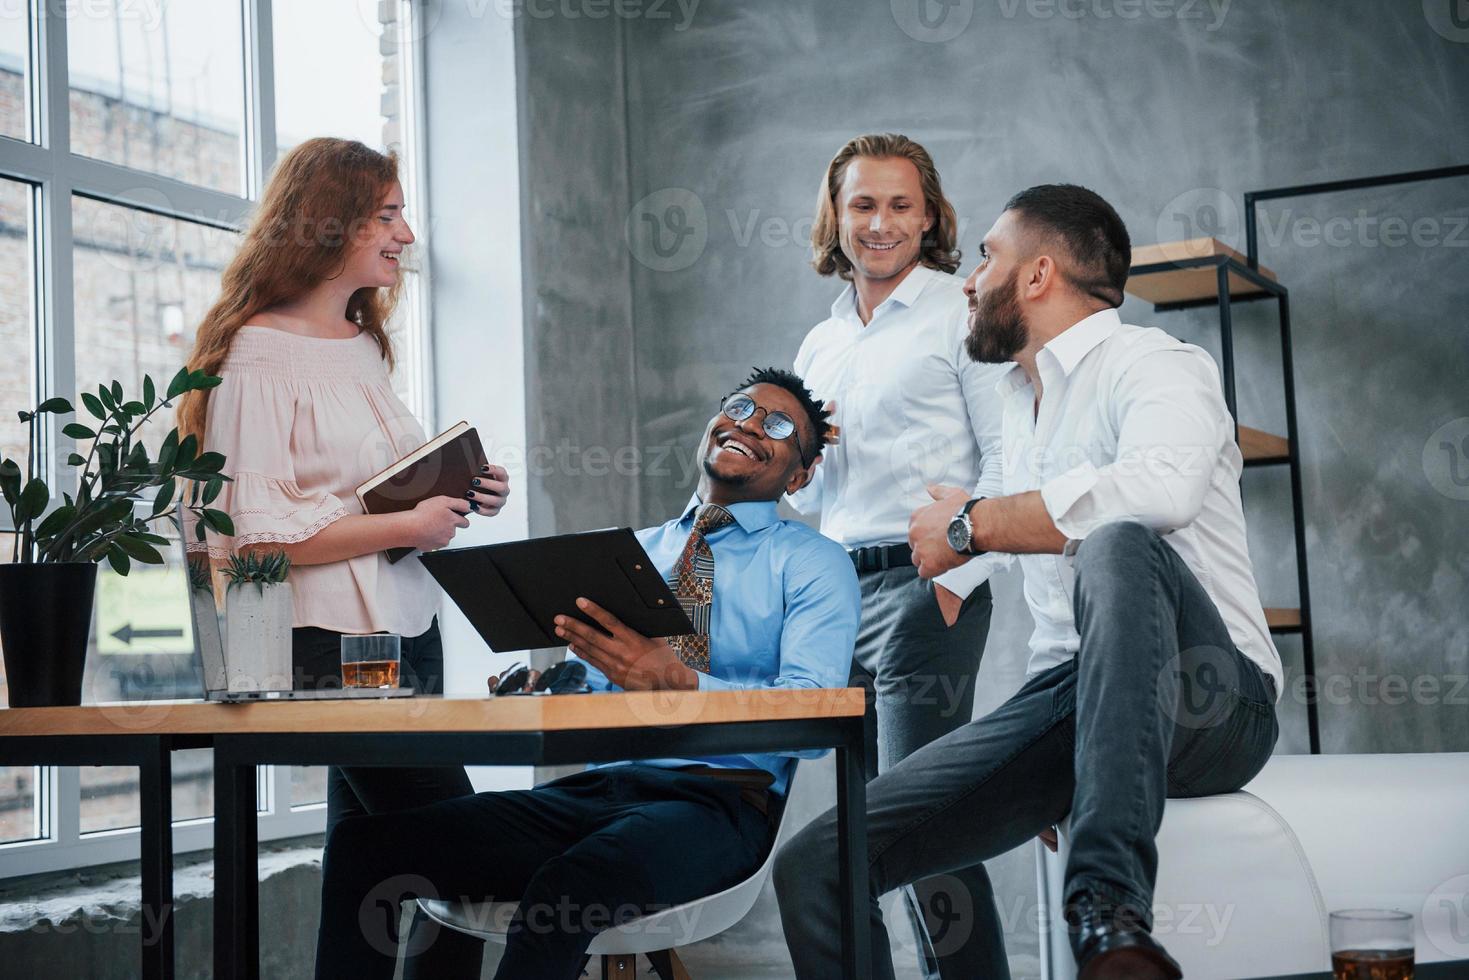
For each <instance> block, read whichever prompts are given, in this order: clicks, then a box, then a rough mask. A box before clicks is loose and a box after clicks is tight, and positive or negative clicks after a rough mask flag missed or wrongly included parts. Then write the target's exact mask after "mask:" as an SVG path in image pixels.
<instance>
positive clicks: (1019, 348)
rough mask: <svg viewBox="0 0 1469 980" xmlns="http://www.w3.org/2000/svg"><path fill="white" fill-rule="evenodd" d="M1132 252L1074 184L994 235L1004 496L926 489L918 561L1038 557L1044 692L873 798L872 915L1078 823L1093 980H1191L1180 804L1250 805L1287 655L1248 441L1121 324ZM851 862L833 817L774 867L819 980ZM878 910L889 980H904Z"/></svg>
mask: <svg viewBox="0 0 1469 980" xmlns="http://www.w3.org/2000/svg"><path fill="white" fill-rule="evenodd" d="M1131 251H1132V250H1131V245H1130V243H1129V240H1128V235H1127V229H1126V227H1125V226H1124V225H1123V223H1122V219H1121V218H1119V217H1118V216H1117V213H1116V212H1115V211H1114V210H1113V209H1112V208H1111V206H1110V205H1108V204H1107V202H1106V201H1104V200H1102V199H1101V198H1100V197H1098V196H1097V195H1096V194H1093V193H1092V192H1091V191H1088V190H1086V189H1084V188H1081V187H1075V186H1071V185H1046V186H1042V187H1033V188H1030V189H1029V190H1026V191H1023V192H1021V193H1020V194H1017V195H1016V196H1015V197H1014V198H1012V199H1011V200H1010V202H1009V204H1007V205H1006V208H1005V211H1004V213H1003V214H1002V215H1001V216H1000V218H999V220H998V221H996V222H995V225H994V227H993V228H991V229H990V231H989V233H988V234H987V235H986V236H985V239H984V242H983V244H982V245H981V247H980V263H979V266H978V268H976V269H975V270H974V272H973V274H972V275H970V277H969V279H968V280H967V281H966V283H965V285H964V288H965V292H966V293H967V294H968V296H969V309H970V319H969V336H968V339H967V341H966V346H967V348H968V352H969V355H970V356H971V357H972V358H974V359H975V360H977V361H984V362H988V363H1002V362H1006V361H1013V362H1014V363H1015V366H1014V367H1013V368H1012V369H1011V370H1010V373H1009V374H1008V375H1006V377H1005V378H1004V379H1003V380H1002V381H1001V382H1000V386H999V387H1000V391H1001V394H1002V396H1003V398H1004V420H1003V430H1002V444H1003V452H1004V459H1005V468H1004V478H1003V479H1004V492H1005V494H1006V495H1005V496H1002V497H1000V498H998V499H994V500H979V501H974V500H970V501H967V502H966V500H965V498H966V497H967V496H968V494H967V493H966V492H965V491H964V490H962V489H952V490H951V489H949V488H933V489H932V490H931V493H932V494H933V496H934V497H935V498H936V499H935V503H933V504H931V505H929V506H928V507H925V508H923V509H921V510H919V511H917V512H916V513H915V514H914V515H913V518H912V522H911V525H910V529H909V540H910V543H911V544H912V546H913V559H914V563H915V564H916V565H918V571H919V574H920V575H922V576H923V577H925V578H931V577H933V576H935V575H938V574H941V573H942V572H944V571H946V570H947V569H949V568H953V567H955V566H957V565H958V564H960V563H962V562H964V561H966V560H968V557H969V556H970V555H974V554H979V553H983V552H991V551H992V552H1005V553H1011V554H1019V555H1020V556H1021V557H1020V566H1021V569H1022V571H1023V573H1024V576H1025V598H1026V602H1027V603H1028V604H1029V606H1030V610H1031V614H1032V615H1033V616H1034V618H1035V632H1034V633H1033V634H1032V636H1031V640H1030V650H1031V656H1030V667H1029V677H1028V679H1027V681H1026V683H1025V684H1024V686H1022V687H1021V688H1020V690H1019V692H1017V693H1016V694H1015V695H1014V696H1013V697H1011V698H1010V700H1009V701H1007V702H1006V703H1005V704H1003V705H1001V706H1000V707H999V708H998V709H996V710H995V711H993V712H991V713H990V714H988V715H986V716H985V717H983V718H980V719H978V720H976V721H973V722H970V723H969V724H968V725H966V726H965V727H963V728H960V729H958V730H956V731H954V732H952V733H951V734H949V735H947V736H944V737H942V738H940V739H938V740H937V741H934V742H932V743H931V744H929V745H928V746H927V747H926V748H922V749H919V750H918V751H917V752H915V753H913V754H912V755H910V756H909V757H908V758H907V759H904V760H903V761H902V762H901V763H898V764H897V765H895V766H894V767H893V768H891V769H889V770H888V771H887V772H886V773H885V774H883V775H881V776H879V777H878V778H877V779H876V780H875V781H873V782H872V783H871V784H870V785H869V787H868V791H867V793H868V796H867V828H868V830H867V840H868V867H869V869H870V871H871V885H872V891H873V895H874V896H877V895H881V894H882V893H883V892H886V891H889V890H891V889H894V888H898V887H901V886H903V885H906V884H908V883H909V882H913V881H917V880H919V879H922V878H925V877H927V876H930V875H934V874H939V873H942V872H945V871H948V870H950V869H952V868H964V867H969V866H971V865H973V864H974V863H976V862H978V861H982V860H985V859H987V858H992V857H995V856H996V855H998V854H1002V853H1004V852H1005V851H1008V850H1010V849H1011V848H1013V847H1016V846H1018V845H1020V844H1021V843H1023V842H1025V841H1026V840H1028V839H1029V838H1032V837H1035V836H1037V835H1041V836H1042V837H1043V838H1045V839H1046V840H1047V843H1048V844H1049V845H1050V846H1052V847H1054V846H1055V838H1054V836H1053V834H1054V831H1053V830H1052V829H1051V828H1052V826H1053V825H1054V824H1056V823H1057V822H1058V821H1060V820H1061V819H1062V818H1064V817H1065V816H1066V815H1067V814H1068V813H1069V814H1070V816H1071V855H1070V858H1069V860H1068V863H1067V867H1066V890H1065V904H1066V910H1065V911H1066V917H1067V920H1068V922H1069V923H1070V925H1071V929H1072V947H1073V952H1074V954H1075V956H1076V959H1077V963H1078V965H1079V967H1080V975H1081V977H1082V978H1083V980H1096V978H1103V977H1119V978H1122V977H1125V978H1127V980H1146V978H1155V977H1177V976H1179V975H1180V973H1179V969H1178V965H1177V964H1176V963H1175V962H1174V961H1173V959H1172V957H1170V956H1169V955H1168V954H1167V953H1166V952H1165V951H1164V950H1163V948H1162V946H1160V945H1159V944H1158V943H1157V942H1156V941H1155V940H1154V939H1153V938H1152V936H1151V935H1150V932H1151V926H1152V907H1151V903H1152V894H1153V884H1154V879H1155V876H1156V872H1157V864H1158V852H1157V848H1156V845H1155V843H1154V838H1155V836H1156V834H1157V831H1158V827H1159V826H1160V825H1161V823H1162V820H1163V802H1164V799H1165V798H1166V797H1169V796H1204V795H1208V794H1213V793H1225V792H1229V791H1232V790H1235V789H1238V788H1239V787H1241V786H1243V785H1244V784H1245V783H1246V782H1248V781H1249V780H1250V778H1251V777H1253V776H1254V775H1255V773H1257V772H1258V771H1259V770H1260V768H1261V767H1262V766H1263V765H1264V764H1265V762H1266V760H1267V759H1268V757H1269V755H1270V751H1271V749H1272V747H1273V746H1274V744H1275V738H1276V735H1277V733H1278V728H1277V725H1276V719H1275V701H1276V697H1277V692H1278V691H1279V690H1280V686H1281V667H1280V656H1279V654H1278V653H1276V650H1275V646H1274V644H1273V643H1272V642H1271V640H1270V634H1269V632H1268V630H1267V628H1266V625H1265V616H1264V611H1263V610H1262V609H1261V607H1260V598H1259V594H1258V591H1257V590H1256V587H1255V579H1254V574H1253V572H1252V570H1251V566H1250V558H1249V553H1248V551H1247V550H1246V546H1245V522H1244V514H1243V512H1242V510H1241V507H1240V490H1239V478H1240V467H1241V465H1242V459H1241V456H1240V451H1239V448H1238V447H1237V446H1236V445H1235V437H1234V420H1233V419H1231V418H1230V416H1229V412H1228V409H1227V408H1226V407H1225V402H1224V397H1223V395H1222V393H1221V391H1220V384H1219V375H1218V371H1217V369H1216V367H1215V365H1214V362H1213V360H1212V359H1211V358H1210V357H1209V355H1208V354H1207V353H1205V352H1204V351H1203V350H1201V349H1199V348H1198V347H1194V346H1192V345H1190V344H1184V343H1180V342H1179V341H1177V340H1174V339H1173V338H1172V337H1170V336H1168V335H1167V334H1165V333H1163V332H1162V331H1160V330H1151V329H1143V328H1141V327H1134V326H1129V325H1126V324H1124V323H1122V321H1121V320H1120V319H1119V318H1118V316H1117V312H1116V310H1115V307H1117V306H1119V305H1121V303H1122V287H1123V285H1124V284H1125V283H1126V281H1127V271H1128V266H1129V264H1130V259H1131ZM1199 846H1200V847H1207V846H1209V842H1208V841H1200V842H1199ZM836 853H837V837H836V819H835V816H834V815H833V814H831V813H828V814H825V815H824V816H821V817H818V818H817V819H816V820H815V821H814V822H812V823H811V824H810V825H808V826H807V827H806V828H805V829H804V830H803V831H802V832H801V833H800V834H799V835H797V836H796V837H795V838H794V839H793V840H792V841H791V842H790V843H789V844H788V845H786V846H785V847H784V848H783V849H782V851H781V853H780V855H778V856H777V858H776V869H775V878H776V891H777V894H778V895H779V898H780V908H781V916H782V921H783V924H784V927H785V934H786V939H787V942H788V943H789V945H790V949H791V954H792V956H793V957H794V959H795V963H796V973H797V976H799V977H802V978H823V980H824V978H828V977H837V976H840V973H841V968H840V963H841V958H840V949H839V947H838V941H839V937H840V935H841V929H840V923H839V921H838V910H839V909H840V907H841V906H840V903H839V901H838V892H837V860H836ZM950 880H951V881H957V879H950ZM946 898H947V903H946V906H945V908H943V909H938V908H936V909H935V910H934V911H935V912H936V913H946V914H944V918H945V919H946V921H945V922H944V923H943V925H944V926H945V928H946V929H947V930H948V931H949V932H951V933H953V932H954V931H955V930H958V931H959V933H958V934H959V935H961V936H962V935H981V936H998V935H1000V934H1001V932H1000V927H999V923H998V922H996V921H994V917H995V915H996V911H995V909H994V907H993V903H992V902H987V901H986V902H982V903H976V902H975V901H974V900H973V898H974V896H970V895H966V894H951V895H948V896H946ZM872 908H873V910H874V916H873V961H874V963H873V965H874V975H875V976H878V977H891V976H892V962H891V957H890V955H889V951H888V945H887V934H886V932H885V931H884V930H883V928H882V921H881V915H880V913H878V912H877V903H876V901H874V902H873V903H872ZM976 920H978V921H976ZM939 941H940V940H939V939H937V938H936V939H935V942H939ZM959 941H962V939H961V940H959ZM986 980H994V978H986Z"/></svg>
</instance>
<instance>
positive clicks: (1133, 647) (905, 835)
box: [775, 522, 1279, 980]
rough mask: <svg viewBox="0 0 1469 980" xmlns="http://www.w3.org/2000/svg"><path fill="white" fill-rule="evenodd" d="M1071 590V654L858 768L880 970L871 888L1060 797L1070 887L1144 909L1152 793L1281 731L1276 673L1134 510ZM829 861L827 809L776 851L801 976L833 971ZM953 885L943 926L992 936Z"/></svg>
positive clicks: (989, 845) (836, 937) (965, 850)
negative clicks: (875, 764)
mask: <svg viewBox="0 0 1469 980" xmlns="http://www.w3.org/2000/svg"><path fill="white" fill-rule="evenodd" d="M1074 608H1075V612H1076V623H1077V629H1078V632H1079V633H1080V635H1081V650H1080V652H1079V653H1078V654H1077V656H1076V658H1075V659H1074V660H1072V661H1070V662H1067V663H1064V664H1061V665H1059V666H1056V667H1052V668H1050V669H1049V670H1046V671H1044V672H1042V673H1039V674H1036V675H1034V676H1033V677H1031V678H1030V679H1029V680H1028V681H1026V683H1025V685H1024V686H1023V687H1021V689H1020V690H1019V691H1018V692H1016V694H1015V695H1014V697H1012V698H1010V700H1008V701H1007V702H1005V704H1003V705H1001V706H1000V707H999V708H998V709H996V710H995V711H994V712H992V713H990V714H988V715H986V716H985V717H983V718H980V719H978V720H976V721H973V722H970V723H969V724H967V725H965V726H963V727H962V728H960V729H958V730H956V731H954V732H952V733H950V734H949V735H946V736H944V737H943V738H940V739H939V740H937V741H935V742H933V743H931V744H929V745H927V746H925V747H924V748H921V749H919V750H917V751H916V752H914V753H913V754H912V755H910V756H909V757H908V758H907V759H905V760H903V761H902V762H900V763H898V764H897V765H896V766H894V767H893V768H892V769H890V770H888V771H887V772H885V773H883V774H882V775H881V776H879V777H878V778H877V779H875V780H873V781H872V783H871V784H870V785H869V786H868V788H867V847H868V860H867V865H868V873H869V875H870V876H871V879H870V880H871V902H870V908H871V915H872V944H873V957H872V959H873V975H874V976H875V977H879V978H889V977H892V976H893V972H892V954H891V950H890V948H889V945H888V937H887V931H886V930H885V929H884V928H883V924H882V913H881V911H880V909H879V907H878V901H877V900H878V897H879V896H880V895H882V894H883V893H885V892H888V891H890V890H892V889H894V888H898V887H901V886H903V885H906V884H909V883H911V882H914V881H918V880H920V879H924V878H931V877H932V876H935V875H940V874H945V873H949V872H952V871H953V870H955V869H958V868H967V867H972V866H973V865H975V864H977V863H978V862H980V861H983V860H985V859H986V858H992V857H995V856H997V855H999V854H1003V853H1004V852H1006V851H1008V850H1010V849H1012V848H1015V847H1018V846H1020V845H1021V844H1024V843H1025V842H1027V841H1029V840H1030V839H1031V838H1033V837H1035V836H1036V835H1037V834H1038V833H1040V832H1041V831H1042V830H1044V829H1046V828H1047V827H1049V826H1051V825H1052V824H1054V823H1056V822H1058V821H1060V820H1061V819H1062V818H1063V817H1065V816H1066V815H1067V814H1068V813H1069V814H1070V815H1071V857H1070V860H1069V862H1068V864H1067V868H1066V896H1065V898H1066V900H1067V901H1070V900H1071V899H1072V898H1073V897H1075V896H1076V895H1077V894H1078V893H1080V892H1083V891H1084V892H1088V893H1090V894H1092V895H1093V896H1095V897H1096V899H1097V900H1098V901H1100V902H1102V903H1106V904H1110V905H1113V906H1116V907H1122V908H1126V909H1129V910H1130V911H1131V912H1132V914H1135V915H1137V916H1138V917H1139V918H1140V919H1141V920H1142V922H1143V924H1144V925H1145V926H1148V927H1151V923H1152V913H1151V903H1152V892H1153V882H1154V880H1155V878H1156V873H1157V863H1158V854H1157V848H1156V845H1155V843H1154V837H1155V836H1156V834H1157V831H1158V827H1159V826H1160V825H1161V823H1162V819H1163V803H1164V800H1165V799H1166V798H1167V797H1169V796H1205V795H1210V794H1214V793H1224V792H1230V791H1232V790H1235V789H1238V788H1239V787H1241V786H1243V785H1244V784H1245V783H1247V782H1248V781H1249V780H1250V779H1251V778H1252V777H1253V776H1254V775H1255V773H1257V772H1258V771H1259V770H1260V768H1261V767H1262V766H1264V764H1265V762H1266V760H1267V759H1268V758H1269V756H1270V752H1271V749H1272V748H1273V747H1274V745H1275V739H1276V736H1277V734H1278V732H1279V729H1278V727H1277V724H1276V720H1275V709H1274V700H1275V692H1274V690H1273V688H1272V685H1271V683H1270V682H1269V680H1268V679H1267V678H1266V677H1265V675H1264V674H1263V673H1262V672H1261V671H1260V670H1259V668H1257V667H1256V666H1255V665H1254V664H1253V663H1252V662H1251V661H1249V660H1247V659H1246V658H1245V657H1244V656H1243V655H1241V654H1240V653H1239V651H1238V650H1237V649H1236V648H1235V646H1234V644H1233V642H1232V641H1231V639H1230V636H1229V632H1228V630H1227V629H1226V628H1225V625H1224V622H1223V620H1222V619H1221V618H1220V616H1219V612H1218V610H1217V609H1216V608H1215V606H1214V604H1213V602H1212V601H1211V600H1210V599H1209V597H1208V594H1207V593H1205V592H1204V590H1203V587H1202V586H1200V585H1199V582H1198V580H1197V579H1196V578H1195V577H1194V575H1193V573H1192V572H1191V571H1189V569H1188V567H1187V566H1186V565H1185V564H1184V563H1183V560H1182V559H1181V558H1179V557H1178V554H1177V553H1176V552H1175V551H1174V550H1173V549H1172V548H1171V547H1169V546H1168V545H1167V544H1166V543H1165V542H1164V541H1163V540H1162V539H1161V538H1159V537H1158V535H1157V534H1155V533H1154V532H1153V531H1151V530H1149V529H1147V528H1145V527H1144V526H1142V525H1141V524H1136V523H1131V522H1128V523H1117V524H1110V525H1107V526H1105V527H1102V528H1099V529H1098V530H1096V531H1095V532H1093V533H1092V534H1091V535H1090V536H1089V537H1088V538H1087V539H1086V540H1085V542H1083V544H1082V546H1081V548H1080V551H1079V552H1078V554H1077V559H1076V588H1075V605H1074ZM837 867H838V863H837V842H836V813H835V811H834V810H833V811H828V812H827V813H825V814H823V815H821V816H820V817H817V818H816V819H815V820H814V821H812V822H811V823H810V824H809V825H808V826H807V827H806V828H805V829H803V830H802V831H801V832H800V833H799V834H797V835H796V836H795V837H794V838H793V839H792V840H791V841H790V842H789V843H787V844H786V845H785V847H783V848H782V849H781V852H780V854H779V856H778V857H777V859H776V865H775V886H776V894H777V896H778V897H779V899H780V910H781V922H782V925H783V927H784V929H785V935H786V941H787V944H788V945H789V947H790V951H791V957H792V960H793V961H794V963H795V967H796V975H797V976H798V977H799V978H802V980H814V978H822V980H825V978H839V977H841V947H840V942H841V932H842V930H841V920H840V914H841V913H840V908H841V903H840V901H839V897H840V896H839V892H838V880H837ZM952 892H953V893H952V895H951V900H950V902H949V903H948V904H949V907H950V908H952V909H954V910H957V911H968V912H969V913H971V914H970V915H969V916H965V915H961V914H954V915H952V916H950V917H949V919H950V921H951V922H952V924H953V927H955V928H959V929H961V930H963V929H972V930H974V931H975V932H976V933H977V934H979V935H981V936H986V937H999V936H1002V930H1001V928H1000V925H999V923H998V921H996V920H997V915H996V911H995V909H994V907H993V903H985V902H977V901H975V900H974V897H973V896H971V895H968V894H965V893H964V892H963V891H962V889H960V888H959V887H958V886H957V885H956V886H955V887H954V888H953V889H952ZM947 938H948V937H945V936H943V935H942V934H935V937H934V941H935V942H936V943H938V942H944V941H946V940H947ZM989 941H999V940H989ZM984 977H985V975H984V974H979V975H976V976H975V978H974V980H984Z"/></svg>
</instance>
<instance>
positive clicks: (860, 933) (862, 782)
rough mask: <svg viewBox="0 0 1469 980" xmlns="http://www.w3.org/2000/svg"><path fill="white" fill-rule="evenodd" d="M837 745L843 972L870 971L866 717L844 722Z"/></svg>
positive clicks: (846, 974) (848, 974)
mask: <svg viewBox="0 0 1469 980" xmlns="http://www.w3.org/2000/svg"><path fill="white" fill-rule="evenodd" d="M846 729H847V741H846V745H845V746H843V747H842V748H839V749H837V752H836V764H837V840H838V846H837V860H838V863H839V864H840V865H841V881H842V976H844V977H854V978H866V977H870V976H872V938H871V931H872V929H871V921H870V912H869V902H868V894H867V892H868V884H867V773H866V763H865V755H866V741H865V736H864V734H863V730H862V719H861V718H856V719H853V720H852V721H851V722H849V723H848V724H847V726H846Z"/></svg>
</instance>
